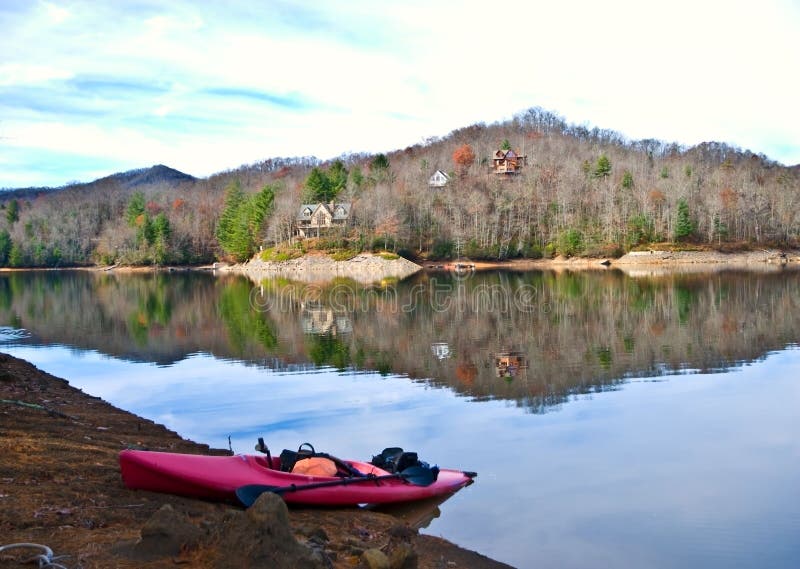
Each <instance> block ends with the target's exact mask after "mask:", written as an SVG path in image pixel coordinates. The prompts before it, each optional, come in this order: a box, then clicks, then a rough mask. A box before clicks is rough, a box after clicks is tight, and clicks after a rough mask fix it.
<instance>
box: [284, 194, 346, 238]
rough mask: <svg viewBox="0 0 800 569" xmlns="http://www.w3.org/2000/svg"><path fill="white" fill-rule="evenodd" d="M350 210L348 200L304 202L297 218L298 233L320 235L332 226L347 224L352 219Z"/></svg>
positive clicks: (312, 235) (303, 235)
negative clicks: (339, 201) (341, 201)
mask: <svg viewBox="0 0 800 569" xmlns="http://www.w3.org/2000/svg"><path fill="white" fill-rule="evenodd" d="M350 210H351V204H350V203H348V202H343V203H333V202H331V203H317V204H303V205H301V206H300V210H299V211H298V212H297V217H296V218H295V226H296V227H297V235H298V236H299V237H319V236H320V233H321V232H324V231H327V230H328V229H330V228H332V227H342V226H345V225H347V223H348V221H349V220H350Z"/></svg>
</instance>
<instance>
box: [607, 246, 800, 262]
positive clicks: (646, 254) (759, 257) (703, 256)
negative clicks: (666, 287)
mask: <svg viewBox="0 0 800 569" xmlns="http://www.w3.org/2000/svg"><path fill="white" fill-rule="evenodd" d="M796 262H800V251H781V250H778V249H761V250H758V251H744V252H737V253H722V252H719V251H655V250H651V251H631V252H630V253H627V254H625V255H623V256H622V257H620V258H619V259H615V260H614V261H612V265H667V264H670V265H671V264H684V263H685V264H694V263H700V264H718V263H724V264H733V265H751V264H756V263H774V264H787V263H796Z"/></svg>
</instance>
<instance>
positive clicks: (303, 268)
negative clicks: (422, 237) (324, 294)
mask: <svg viewBox="0 0 800 569" xmlns="http://www.w3.org/2000/svg"><path fill="white" fill-rule="evenodd" d="M421 269H422V267H420V266H419V265H417V264H416V263H413V262H411V261H409V260H408V259H404V258H403V257H397V258H393V259H390V258H385V257H383V256H381V255H373V254H371V253H360V254H358V255H356V256H354V257H353V258H351V259H348V260H346V261H334V260H333V259H332V258H331V257H330V256H328V255H325V254H308V255H304V256H303V257H300V258H298V259H290V260H288V261H262V260H260V259H258V257H256V258H254V259H252V260H250V261H248V262H247V263H244V264H240V265H230V266H218V267H217V270H219V271H223V272H225V271H228V272H238V273H244V274H246V275H247V276H249V277H250V278H252V279H253V280H260V279H264V278H270V277H283V278H287V279H291V280H294V281H300V282H308V283H318V282H329V281H331V280H333V279H335V278H349V279H353V280H354V281H357V282H360V283H364V284H369V283H373V282H380V281H381V280H383V279H386V278H393V279H399V280H401V279H404V278H406V277H409V276H411V275H413V274H414V273H416V272H417V271H419V270H421Z"/></svg>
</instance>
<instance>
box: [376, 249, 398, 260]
mask: <svg viewBox="0 0 800 569" xmlns="http://www.w3.org/2000/svg"><path fill="white" fill-rule="evenodd" d="M378 257H380V258H381V259H385V260H387V261H394V260H395V259H399V258H400V255H397V254H395V253H387V252H385V251H384V252H383V253H378Z"/></svg>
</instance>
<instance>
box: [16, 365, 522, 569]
mask: <svg viewBox="0 0 800 569" xmlns="http://www.w3.org/2000/svg"><path fill="white" fill-rule="evenodd" d="M129 447H137V448H147V449H151V450H162V451H172V452H187V453H212V454H220V453H225V452H227V451H224V450H213V449H209V448H208V447H207V446H205V445H201V444H197V443H194V442H191V441H187V440H184V439H182V438H181V437H179V436H178V435H177V434H176V433H174V432H172V431H169V430H168V429H166V428H165V427H164V426H162V425H158V424H155V423H153V422H152V421H149V420H147V419H143V418H141V417H137V416H136V415H133V414H131V413H128V412H125V411H122V410H120V409H117V408H115V407H113V406H111V405H110V404H108V403H106V402H104V401H102V400H101V399H99V398H96V397H92V396H91V395H89V394H86V393H83V392H82V391H80V390H77V389H75V388H73V387H71V386H70V385H69V383H68V382H67V381H65V380H63V379H59V378H56V377H54V376H52V375H49V374H47V373H45V372H42V371H40V370H39V369H37V368H36V367H34V366H33V365H31V364H29V363H28V362H25V361H23V360H19V359H16V358H13V357H11V356H8V355H5V354H0V546H3V545H7V544H10V543H18V542H33V543H40V544H44V545H47V546H48V547H50V548H51V549H52V550H53V551H54V553H55V555H57V556H59V555H66V556H67V557H64V558H63V559H60V560H59V561H58V563H60V564H62V565H63V566H65V567H67V568H68V569H78V568H83V569H90V568H103V569H108V568H110V567H118V568H145V569H147V568H153V569H155V568H162V567H170V568H174V567H178V566H183V567H197V568H201V569H202V568H211V567H228V566H230V567H266V566H267V565H266V564H265V563H266V562H260V561H259V559H267V557H263V555H266V553H264V551H265V549H264V548H267V549H270V552H269V554H270V555H277V556H278V557H277V558H280V556H281V555H283V554H282V553H281V551H283V550H282V549H280V547H282V546H283V545H282V544H277V545H274V546H273V545H270V544H269V543H261V541H264V540H267V537H268V536H267V537H265V536H264V535H263V532H261V533H259V534H256V535H254V536H252V537H250V538H246V539H244V545H241V544H238V545H235V546H233V544H236V543H238V541H241V540H240V539H239V538H242V535H241V532H240V530H237V529H235V528H240V527H244V526H242V525H241V524H245V526H246V517H247V516H248V514H251V518H253V515H252V512H244V510H243V509H242V508H238V507H236V506H233V505H230V504H219V503H211V502H205V501H202V500H193V499H188V498H181V497H178V496H171V495H166V494H156V493H151V492H144V491H134V490H128V489H127V488H126V487H125V486H124V485H123V483H122V479H121V477H120V471H119V465H118V462H117V455H118V453H119V451H120V450H122V449H124V448H129ZM478 483H480V482H478ZM463 491H467V492H468V491H469V489H468V488H467V489H465V490H463ZM260 501H261V500H260ZM277 502H278V503H277V504H269V505H267V506H265V507H268V508H272V509H273V510H274V509H275V508H276V507H277V508H278V510H281V511H282V510H285V506H284V505H283V502H282V501H277ZM165 505H169V506H170V507H171V509H170V508H164V506H165ZM254 507H255V506H254ZM436 507H437V506H436V505H428V509H427V510H425V509H424V508H423V509H421V510H419V511H414V510H411V511H405V512H402V517H400V515H401V513H400V512H396V513H395V515H391V514H387V513H379V512H373V511H369V510H360V509H356V508H344V509H313V508H312V509H300V508H290V509H288V532H287V534H286V535H287V536H291V535H293V536H294V537H295V539H296V540H297V542H298V544H299V546H300V551H301V553H302V555H306V553H307V552H308V551H311V552H312V553H313V555H311V556H310V557H309V558H308V559H310V561H308V563H310V565H307V566H309V567H312V566H313V567H332V568H345V567H348V568H349V567H359V566H368V564H367V558H371V559H372V562H373V563H377V564H376V565H373V566H380V563H382V562H383V561H382V560H381V559H379V558H378V559H377V560H376V559H375V556H374V555H372V554H374V553H375V550H380V552H382V553H384V554H386V559H388V560H390V565H388V566H389V567H392V566H393V567H405V568H413V567H419V568H475V569H496V568H502V567H508V566H507V565H504V564H502V563H498V562H496V561H493V560H491V559H489V558H487V557H485V556H482V555H480V554H478V553H475V552H471V551H467V550H465V549H462V548H459V547H457V546H455V545H453V544H451V543H449V542H447V541H444V540H442V539H440V538H437V537H433V536H427V535H421V534H419V533H418V531H417V529H416V528H415V526H416V525H420V524H421V523H424V520H425V519H426V518H430V517H431V516H435V515H436ZM443 507H446V505H444V506H443ZM157 512H158V514H157ZM264 515H267V514H264ZM270 515H271V514H270ZM253 519H255V518H253ZM164 520H166V522H165V521H164ZM474 522H475V523H479V520H474ZM465 523H470V520H465ZM159 524H160V525H159ZM237 524H238V525H237ZM164 527H166V529H164ZM143 528H145V532H144V534H145V535H144V538H143V532H142V529H143ZM154 528H155V529H154ZM176 528H177V529H176ZM180 528H182V530H181V531H184V533H180V531H178V529H180ZM251 529H253V528H252V527H251ZM173 530H174V531H173ZM231 531H236V532H239V533H237V534H236V535H235V536H233V537H232V536H231ZM241 531H247V530H241ZM159 532H160V533H159ZM226 532H227V533H226ZM165 534H168V535H165ZM154 536H155V537H154ZM186 536H189V537H186ZM287 539H288V540H290V541H291V537H285V538H284V541H286V540H287ZM256 542H259V544H260V545H259V547H261V548H262V553H261V555H262V557H258V556H257V555H255V554H253V553H252V551H250V552H248V550H249V549H253V547H255V543H256ZM250 545H253V547H250ZM279 546H280V547H279ZM365 552H366V553H365ZM32 553H33V552H32V550H13V551H6V552H0V568H3V569H4V568H6V567H32V566H36V565H35V564H33V565H31V563H30V562H27V563H24V564H23V563H22V560H24V559H27V558H30V557H31V555H32ZM248 555H249V557H248ZM253 555H255V557H254V556H253ZM287 555H288V554H287ZM237 556H238V557H239V558H237ZM378 557H380V556H378ZM286 563H287V565H285V566H291V565H290V563H292V561H291V560H289V559H287V560H286ZM304 563H305V562H304ZM269 566H271V567H274V566H279V565H275V564H274V562H270V564H269Z"/></svg>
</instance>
